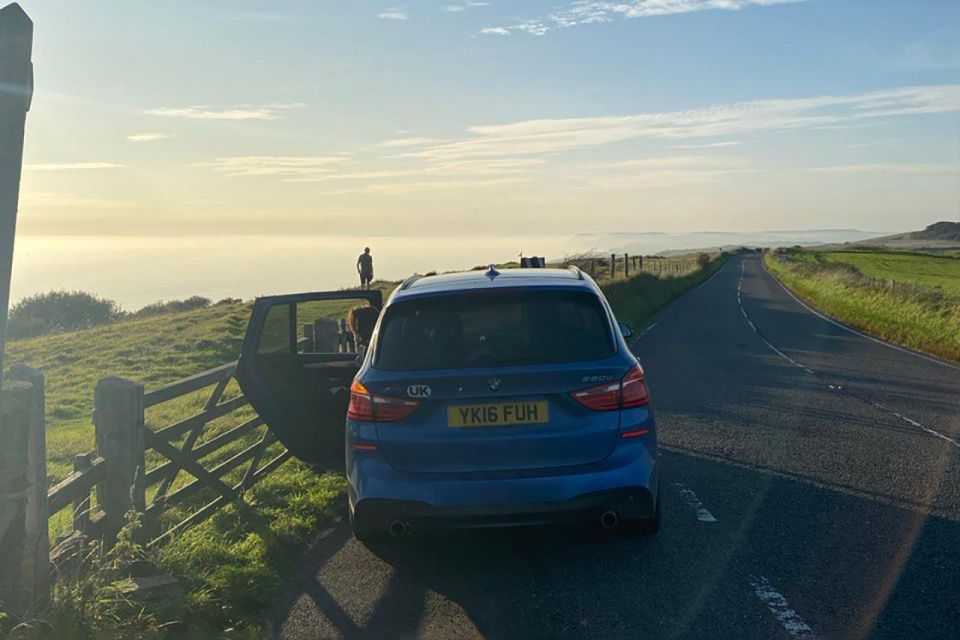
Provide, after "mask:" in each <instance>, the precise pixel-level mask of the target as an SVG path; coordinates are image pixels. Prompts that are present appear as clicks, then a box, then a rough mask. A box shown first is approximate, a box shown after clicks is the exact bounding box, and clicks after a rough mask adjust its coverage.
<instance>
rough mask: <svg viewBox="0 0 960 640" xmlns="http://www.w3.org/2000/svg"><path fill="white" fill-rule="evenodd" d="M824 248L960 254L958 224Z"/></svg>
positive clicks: (945, 222)
mask: <svg viewBox="0 0 960 640" xmlns="http://www.w3.org/2000/svg"><path fill="white" fill-rule="evenodd" d="M826 248H828V249H830V250H843V249H847V248H853V249H867V250H881V251H913V252H918V253H932V254H942V255H953V256H956V255H958V254H960V222H949V221H941V222H935V223H933V224H931V225H928V226H927V227H926V228H925V229H923V230H921V231H910V232H907V233H898V234H895V235H892V236H883V237H880V238H870V239H868V240H860V241H858V242H851V243H845V244H844V245H843V246H842V247H840V246H838V245H833V246H830V247H826Z"/></svg>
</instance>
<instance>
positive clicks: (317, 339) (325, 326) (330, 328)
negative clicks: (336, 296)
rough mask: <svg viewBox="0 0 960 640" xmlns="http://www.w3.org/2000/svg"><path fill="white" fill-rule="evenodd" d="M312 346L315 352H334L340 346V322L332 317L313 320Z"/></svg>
mask: <svg viewBox="0 0 960 640" xmlns="http://www.w3.org/2000/svg"><path fill="white" fill-rule="evenodd" d="M313 346H314V349H315V350H316V352H317V353H336V352H337V351H338V350H339V348H340V324H339V323H338V322H337V321H336V320H334V319H333V318H317V319H316V320H314V321H313Z"/></svg>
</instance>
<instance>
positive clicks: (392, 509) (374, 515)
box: [351, 487, 656, 531]
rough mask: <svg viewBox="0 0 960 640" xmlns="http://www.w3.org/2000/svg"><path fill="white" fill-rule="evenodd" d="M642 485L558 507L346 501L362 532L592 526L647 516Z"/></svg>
mask: <svg viewBox="0 0 960 640" xmlns="http://www.w3.org/2000/svg"><path fill="white" fill-rule="evenodd" d="M654 495H655V494H652V493H651V492H650V490H649V489H648V488H646V487H630V488H624V489H614V490H611V491H598V492H596V493H592V494H586V495H581V496H577V497H576V498H573V499H572V500H568V501H565V502H562V503H554V502H546V503H530V504H502V505H489V506H483V507H436V506H431V505H429V504H427V503H425V502H417V501H410V500H379V499H376V498H368V499H365V500H360V501H359V502H358V503H357V504H356V505H355V506H354V505H353V504H352V503H351V516H352V518H353V520H354V522H355V523H357V525H356V526H357V527H358V528H361V529H364V530H382V531H386V530H387V528H388V527H389V525H390V523H391V522H393V521H395V520H400V521H403V522H404V523H406V524H407V525H409V526H410V528H411V529H412V530H414V531H428V530H435V529H473V528H493V527H515V526H526V525H538V524H556V523H569V524H579V523H584V524H585V523H596V522H598V521H599V519H600V516H601V514H603V513H604V512H606V511H611V510H612V511H615V512H616V513H617V514H618V516H619V517H620V518H626V519H633V518H645V517H651V516H652V515H653V513H654V509H655V506H656V505H655V504H654V498H653V496H654Z"/></svg>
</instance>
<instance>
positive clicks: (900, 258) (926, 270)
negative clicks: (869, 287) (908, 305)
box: [805, 251, 960, 295]
mask: <svg viewBox="0 0 960 640" xmlns="http://www.w3.org/2000/svg"><path fill="white" fill-rule="evenodd" d="M805 253H806V252H805ZM809 255H810V258H809V259H812V260H815V261H823V262H827V263H830V264H844V265H849V266H852V267H855V268H856V269H857V270H858V271H860V273H862V274H864V275H866V276H870V277H873V278H879V279H882V280H884V281H889V282H911V283H914V284H918V285H922V286H925V287H940V288H941V289H943V292H944V293H947V294H953V295H960V260H957V259H955V258H951V257H943V256H931V255H924V254H916V253H896V252H892V251H830V252H823V253H819V252H809Z"/></svg>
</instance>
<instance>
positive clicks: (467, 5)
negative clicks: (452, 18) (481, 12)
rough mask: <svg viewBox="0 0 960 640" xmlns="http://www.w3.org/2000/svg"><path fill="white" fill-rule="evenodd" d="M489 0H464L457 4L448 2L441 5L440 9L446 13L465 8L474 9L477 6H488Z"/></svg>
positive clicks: (457, 11) (456, 11)
mask: <svg viewBox="0 0 960 640" xmlns="http://www.w3.org/2000/svg"><path fill="white" fill-rule="evenodd" d="M489 6H490V3H489V2H471V1H470V0H465V2H461V3H459V4H448V5H445V6H443V7H441V8H440V9H441V11H446V12H447V13H460V12H463V11H466V10H467V9H475V8H477V7H489Z"/></svg>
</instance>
